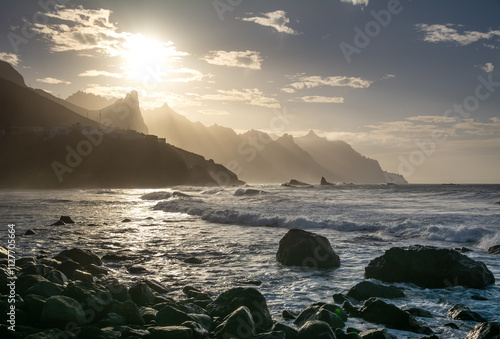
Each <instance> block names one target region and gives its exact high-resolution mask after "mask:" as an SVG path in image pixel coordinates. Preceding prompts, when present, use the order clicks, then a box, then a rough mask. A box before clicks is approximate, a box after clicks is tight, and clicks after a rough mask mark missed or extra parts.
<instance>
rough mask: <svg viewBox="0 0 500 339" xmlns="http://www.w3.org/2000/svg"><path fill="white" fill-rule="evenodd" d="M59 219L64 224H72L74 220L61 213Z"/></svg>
mask: <svg viewBox="0 0 500 339" xmlns="http://www.w3.org/2000/svg"><path fill="white" fill-rule="evenodd" d="M59 221H62V222H63V223H65V224H74V223H75V222H74V221H73V220H72V219H71V217H70V216H67V215H61V217H60V218H59Z"/></svg>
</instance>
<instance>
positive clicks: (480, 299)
mask: <svg viewBox="0 0 500 339" xmlns="http://www.w3.org/2000/svg"><path fill="white" fill-rule="evenodd" d="M470 298H471V299H472V300H479V301H486V300H488V298H485V297H483V296H482V295H473V296H471V297H470Z"/></svg>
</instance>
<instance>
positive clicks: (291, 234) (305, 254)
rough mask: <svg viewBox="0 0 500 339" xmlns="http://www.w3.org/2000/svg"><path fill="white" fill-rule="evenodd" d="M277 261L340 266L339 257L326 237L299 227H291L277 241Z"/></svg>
mask: <svg viewBox="0 0 500 339" xmlns="http://www.w3.org/2000/svg"><path fill="white" fill-rule="evenodd" d="M276 259H277V260H278V262H280V263H282V264H283V265H287V266H303V267H311V268H333V267H339V266H340V258H339V256H338V255H337V254H336V253H335V252H334V251H333V249H332V246H331V245H330V241H328V239H327V238H325V237H323V236H321V235H317V234H314V233H311V232H307V231H304V230H300V229H291V230H289V231H288V232H287V233H286V234H285V236H284V237H283V238H282V239H281V240H280V242H279V248H278V252H277V253H276Z"/></svg>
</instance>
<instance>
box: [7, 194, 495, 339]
mask: <svg viewBox="0 0 500 339" xmlns="http://www.w3.org/2000/svg"><path fill="white" fill-rule="evenodd" d="M0 199H1V202H0V206H1V207H0V215H1V219H3V220H2V224H7V223H15V224H16V229H17V231H18V233H20V234H22V233H24V231H25V230H27V229H33V230H35V232H36V234H35V235H32V236H22V237H21V236H19V237H18V239H17V240H18V247H17V249H18V258H19V257H21V256H36V255H40V254H42V253H47V252H49V253H51V254H56V253H58V252H59V251H62V250H64V249H67V248H73V247H78V248H85V249H90V250H92V251H94V252H95V253H97V254H98V255H99V256H103V255H105V254H108V253H115V254H119V255H124V256H126V257H127V260H125V261H105V265H106V267H107V268H108V269H110V270H111V272H110V274H111V275H114V276H116V277H118V278H119V279H120V281H124V282H125V283H128V284H130V283H131V282H133V281H137V280H139V279H141V278H144V277H149V278H154V279H157V280H158V281H160V282H162V283H164V284H165V285H167V286H169V287H170V288H171V289H172V290H173V294H174V295H175V294H179V295H181V294H182V292H181V290H182V287H183V286H185V285H188V284H189V285H193V286H195V287H199V288H200V289H202V290H204V291H208V292H212V293H214V294H215V295H217V294H218V293H220V292H222V291H224V290H227V289H228V288H230V287H233V286H237V284H236V283H235V281H236V280H239V279H249V280H260V281H262V285H261V286H260V287H259V290H260V291H261V292H262V293H263V294H264V296H265V297H266V299H267V302H268V305H269V308H270V311H271V313H272V315H273V318H274V319H279V320H281V312H282V311H283V310H284V309H289V310H292V311H295V312H297V313H298V312H300V311H301V310H302V309H304V308H305V307H306V306H308V305H310V304H311V303H312V302H317V301H323V302H332V295H333V294H334V293H345V292H346V291H347V290H348V289H349V288H350V287H352V286H354V285H355V284H356V283H358V282H359V281H361V280H362V279H363V274H364V268H365V266H366V265H367V264H368V262H369V261H370V260H372V259H374V258H375V257H378V256H380V255H382V254H383V252H384V251H385V250H387V249H389V248H391V247H395V246H407V245H412V244H422V245H433V246H439V247H445V248H455V247H467V248H469V249H471V250H472V252H468V253H467V255H468V256H470V257H471V258H473V259H476V260H480V261H482V262H484V263H485V264H486V265H487V266H488V268H489V269H490V270H491V271H492V272H493V274H494V275H495V278H496V281H497V282H496V284H495V285H492V286H489V287H487V288H486V289H484V290H474V289H467V288H463V287H460V286H451V285H452V282H451V283H450V287H449V288H446V289H422V288H418V287H416V286H414V285H411V284H395V285H396V286H399V287H403V288H404V289H405V293H406V297H405V298H402V299H396V300H391V302H392V303H394V304H396V305H398V306H417V307H422V308H425V309H427V310H429V311H431V312H432V313H433V315H434V319H428V318H419V321H421V322H422V323H424V324H426V325H429V326H430V327H431V328H433V329H434V330H436V331H437V332H438V335H439V336H440V337H441V338H463V337H464V336H465V335H466V333H467V332H469V331H470V330H471V329H472V328H473V326H474V325H475V323H473V322H470V323H468V322H461V323H460V328H459V329H458V330H455V329H452V328H450V327H445V326H444V324H446V323H449V322H450V321H451V319H450V318H449V317H447V316H446V311H447V310H448V309H450V308H451V307H452V306H453V305H455V304H457V303H464V304H466V305H468V306H469V307H470V308H471V309H472V310H473V311H476V312H479V313H480V314H482V315H483V316H484V317H485V318H486V319H488V320H489V321H500V312H499V308H498V304H495V303H492V301H495V300H496V301H498V300H500V283H499V281H500V264H499V261H498V256H494V255H490V254H488V253H487V251H486V250H487V248H488V247H489V246H493V245H497V244H500V213H499V212H500V205H499V204H498V202H499V201H500V185H401V186H386V185H354V186H347V185H346V186H328V187H323V186H316V187H313V188H291V187H283V186H278V185H259V186H246V187H243V188H233V187H228V188H199V187H177V188H174V189H164V190H158V189H156V190H141V189H131V190H120V189H113V190H97V189H95V190H93V189H88V190H50V191H34V190H16V191H10V190H2V191H1V194H0ZM61 215H69V216H71V217H72V218H73V220H74V221H75V222H76V224H73V225H65V226H47V225H50V224H52V223H54V222H55V221H56V220H58V218H59V217H60V216H61ZM125 218H129V219H130V220H131V221H130V222H123V220H124V219H125ZM290 228H302V229H306V230H309V231H312V232H314V233H317V234H321V235H323V236H326V237H327V238H328V239H329V240H330V242H331V244H332V247H333V249H334V250H335V252H336V253H337V254H338V255H339V256H340V259H341V267H340V268H338V269H333V270H309V269H303V268H298V267H285V266H282V265H281V264H279V263H277V261H276V257H275V255H276V251H277V249H278V242H279V240H280V239H281V238H282V236H283V235H284V234H285V233H286V232H287V231H288V229H290ZM43 251H47V252H43ZM191 257H196V258H198V259H200V260H201V261H202V263H201V264H187V263H185V262H184V260H185V259H187V258H191ZM132 265H138V266H142V267H144V268H146V271H145V272H144V273H141V274H135V275H134V274H130V273H129V272H128V271H127V268H128V267H130V266H132ZM471 296H482V297H485V298H487V299H488V300H489V301H478V300H473V299H471ZM347 324H348V326H349V325H351V326H355V327H357V328H359V329H363V328H373V327H375V326H374V325H373V324H367V323H362V322H361V321H360V320H359V319H356V318H349V321H348V323H347ZM391 332H392V333H394V334H396V335H398V337H400V338H405V337H407V336H410V337H411V336H412V335H413V336H414V335H415V334H410V333H408V332H402V331H394V330H391Z"/></svg>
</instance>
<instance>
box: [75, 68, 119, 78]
mask: <svg viewBox="0 0 500 339" xmlns="http://www.w3.org/2000/svg"><path fill="white" fill-rule="evenodd" d="M78 76H79V77H98V76H103V77H109V78H123V75H122V74H119V73H111V72H106V71H98V70H95V69H91V70H88V71H85V72H83V73H80V74H78Z"/></svg>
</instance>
